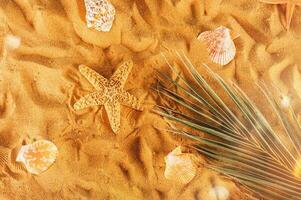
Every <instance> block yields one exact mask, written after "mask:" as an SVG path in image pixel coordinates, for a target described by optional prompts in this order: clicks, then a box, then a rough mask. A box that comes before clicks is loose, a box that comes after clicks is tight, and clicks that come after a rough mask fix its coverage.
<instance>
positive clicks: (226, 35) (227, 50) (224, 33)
mask: <svg viewBox="0 0 301 200" xmlns="http://www.w3.org/2000/svg"><path fill="white" fill-rule="evenodd" d="M198 39H199V40H201V41H203V42H205V43H206V45H207V49H208V52H209V55H210V58H211V60H212V61H213V62H214V63H217V64H220V65H226V64H228V63H229V62H231V61H232V60H233V59H234V57H235V54H236V48H235V45H234V42H233V40H232V39H231V35H230V30H229V29H228V28H226V27H224V26H220V27H219V28H217V29H215V30H214V31H205V32H203V33H201V34H200V35H199V36H198Z"/></svg>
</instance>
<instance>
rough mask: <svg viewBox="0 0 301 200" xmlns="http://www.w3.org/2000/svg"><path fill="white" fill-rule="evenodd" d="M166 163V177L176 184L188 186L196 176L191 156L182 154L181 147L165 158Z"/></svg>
mask: <svg viewBox="0 0 301 200" xmlns="http://www.w3.org/2000/svg"><path fill="white" fill-rule="evenodd" d="M165 163H166V167H165V172H164V176H165V178H166V179H168V180H170V181H173V182H175V183H178V184H187V183H189V182H190V181H191V180H192V179H193V178H194V177H195V175H196V167H195V165H194V163H193V161H192V160H191V157H190V155H189V154H184V153H182V150H181V146H179V147H177V148H176V149H174V150H173V151H172V152H170V153H169V154H168V155H167V156H166V157H165Z"/></svg>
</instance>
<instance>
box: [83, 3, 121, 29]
mask: <svg viewBox="0 0 301 200" xmlns="http://www.w3.org/2000/svg"><path fill="white" fill-rule="evenodd" d="M85 6H86V21H87V26H88V28H94V29H96V30H98V31H102V32H108V31H110V30H111V28H112V25H113V21H114V18H115V8H114V6H113V5H112V4H111V3H110V2H109V1H107V0H85Z"/></svg>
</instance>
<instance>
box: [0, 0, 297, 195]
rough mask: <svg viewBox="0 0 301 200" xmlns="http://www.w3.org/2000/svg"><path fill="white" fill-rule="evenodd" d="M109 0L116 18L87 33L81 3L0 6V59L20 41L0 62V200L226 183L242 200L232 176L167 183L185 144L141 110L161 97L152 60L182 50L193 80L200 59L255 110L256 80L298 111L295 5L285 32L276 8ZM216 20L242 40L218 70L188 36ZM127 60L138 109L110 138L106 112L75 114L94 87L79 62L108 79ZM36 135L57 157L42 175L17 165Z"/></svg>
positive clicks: (127, 112)
mask: <svg viewBox="0 0 301 200" xmlns="http://www.w3.org/2000/svg"><path fill="white" fill-rule="evenodd" d="M111 2H112V4H113V5H114V6H115V8H116V20H115V21H114V24H113V27H112V29H111V31H110V32H108V33H102V32H98V31H95V30H92V29H88V28H87V27H86V23H85V18H84V16H85V10H84V4H83V1H82V0H77V1H74V0H0V48H1V49H0V50H1V52H2V53H3V51H4V48H3V42H4V38H5V37H6V36H7V35H8V34H11V35H15V36H18V37H20V38H21V46H20V47H19V48H18V49H16V50H14V51H9V52H8V55H7V57H4V58H3V57H1V59H2V60H1V63H0V199H1V200H2V199H5V200H21V199H22V200H26V199H28V200H41V199H43V200H48V199H49V200H50V199H51V200H52V199H58V200H60V199H72V200H75V199H79V200H82V199H83V200H85V199H100V200H102V199H105V200H107V199H112V200H124V199H129V200H135V199H137V200H138V199H139V200H141V199H154V200H155V199H171V200H175V199H193V200H194V199H195V200H197V199H199V200H200V199H205V200H211V199H212V200H215V199H216V198H214V197H212V198H211V197H209V196H208V191H209V190H210V188H211V187H212V184H216V185H222V186H225V187H226V188H228V190H229V191H230V198H229V199H233V200H234V199H237V200H238V199H243V198H245V197H244V194H243V192H240V191H239V190H238V189H237V187H236V186H235V185H234V184H233V183H231V181H228V180H226V179H222V178H221V177H220V176H218V175H216V174H214V173H213V172H211V171H209V170H207V169H205V168H202V167H201V166H200V167H199V168H198V174H197V176H196V177H195V178H194V179H193V181H192V182H191V183H189V184H188V185H185V186H179V185H174V184H173V183H172V182H170V181H168V180H166V179H165V178H164V175H163V173H164V168H165V164H164V157H165V156H166V154H167V153H168V152H170V151H171V150H172V149H174V148H175V147H176V146H177V145H181V144H183V143H185V141H184V140H182V139H181V138H177V137H174V136H172V135H170V134H169V133H167V132H165V131H161V130H162V129H163V128H166V127H167V123H166V122H165V121H164V120H162V118H161V117H160V116H158V115H156V114H154V113H152V112H151V111H150V110H151V108H152V106H153V105H154V104H156V102H157V101H158V97H157V96H156V94H154V93H153V92H151V90H150V87H151V86H152V85H153V84H154V83H155V81H156V78H157V76H156V75H155V69H159V70H166V63H165V62H164V60H163V59H162V56H161V55H160V53H162V52H163V53H164V52H168V51H172V50H180V51H183V52H184V53H185V54H187V56H188V57H189V58H190V59H191V60H192V62H193V63H194V64H195V66H197V67H198V70H199V71H200V72H201V73H204V69H203V68H202V65H201V64H202V63H207V64H208V65H209V66H210V67H211V68H212V69H213V70H214V71H216V72H217V73H219V74H221V76H222V77H224V78H225V79H227V80H232V81H235V82H237V83H238V85H239V86H240V87H242V89H243V90H244V91H246V93H247V94H249V95H250V97H251V98H252V99H254V101H255V102H257V103H259V104H258V105H259V107H260V108H262V109H263V111H264V112H266V113H267V112H268V111H267V109H266V106H265V102H262V101H261V99H262V96H260V95H259V91H258V90H256V89H254V88H255V87H254V82H255V81H256V80H259V79H265V80H267V81H270V82H273V83H274V84H276V85H277V86H278V87H279V88H280V89H281V90H282V92H283V93H284V94H289V95H290V96H291V97H292V98H293V99H294V100H293V103H294V106H295V107H296V109H297V110H296V112H297V113H300V103H299V98H300V97H301V89H300V88H301V77H300V71H299V70H300V69H299V66H301V65H300V64H301V57H300V52H301V9H300V8H297V9H296V12H295V14H294V17H293V20H292V24H291V28H290V30H289V31H286V29H285V28H284V27H283V25H282V21H283V20H284V17H285V10H284V8H282V7H281V6H273V5H267V4H263V3H260V2H259V1H257V0H111ZM220 25H224V26H227V27H228V28H230V29H231V30H232V33H233V34H235V35H239V37H238V38H237V39H235V41H234V42H235V45H236V48H237V54H236V57H235V60H234V61H232V62H231V63H230V64H228V65H227V66H224V67H222V66H219V65H216V64H213V63H211V61H210V59H209V56H208V53H207V51H206V48H205V46H204V44H202V43H201V42H200V41H198V40H197V39H196V38H197V35H198V34H199V33H200V32H202V31H206V30H211V29H215V28H217V27H218V26H220ZM128 58H132V59H133V62H134V66H133V70H132V72H131V74H130V75H129V78H128V80H127V83H126V86H125V88H126V89H127V90H128V91H129V92H130V93H131V94H133V95H135V96H136V97H138V98H139V100H140V101H141V102H144V106H145V109H144V111H143V112H139V111H135V110H132V109H130V108H127V107H125V106H123V107H122V114H121V115H122V118H121V130H120V132H119V133H118V134H117V135H115V134H114V133H113V132H112V130H111V128H110V126H109V123H108V119H107V115H106V113H105V111H104V109H103V107H93V108H89V109H84V110H81V111H76V112H75V111H74V110H73V109H72V105H73V104H74V103H75V101H76V100H78V99H79V98H80V97H81V96H83V95H84V94H87V93H89V92H90V91H93V87H92V86H91V85H90V84H89V83H88V81H87V80H86V79H85V78H84V77H83V76H81V75H80V73H79V71H78V65H80V64H85V65H87V66H89V67H91V68H92V69H94V70H96V71H97V72H99V73H100V74H101V75H103V76H105V77H107V78H109V77H110V76H111V75H112V73H113V72H114V71H115V69H116V66H118V64H119V63H121V62H122V61H123V60H125V59H128ZM204 76H205V77H207V76H206V74H205V73H204ZM207 78H208V80H209V82H210V77H207ZM216 89H217V90H218V87H217V88H216ZM269 118H271V119H272V120H273V116H272V115H269ZM273 125H275V126H276V127H277V126H278V125H277V124H276V123H274V124H273ZM160 129H161V130H160ZM41 138H44V139H48V140H50V141H52V142H54V143H55V144H56V145H57V147H58V149H59V156H58V158H57V160H56V162H55V163H54V165H53V166H51V167H50V168H49V170H48V171H46V172H45V173H43V174H41V175H39V176H32V175H29V174H28V173H27V172H26V170H24V167H23V166H22V165H20V164H17V163H16V162H15V158H16V154H17V152H18V150H19V149H20V147H21V145H22V144H25V143H28V142H29V141H33V140H35V139H41ZM199 159H200V161H201V160H202V158H201V157H199Z"/></svg>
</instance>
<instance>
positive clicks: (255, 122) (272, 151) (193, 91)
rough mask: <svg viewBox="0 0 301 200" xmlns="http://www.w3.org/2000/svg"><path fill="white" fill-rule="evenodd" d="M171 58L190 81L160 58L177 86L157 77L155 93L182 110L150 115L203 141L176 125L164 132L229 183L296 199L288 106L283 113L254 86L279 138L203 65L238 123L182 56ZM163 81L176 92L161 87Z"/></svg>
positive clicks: (293, 120) (299, 135)
mask: <svg viewBox="0 0 301 200" xmlns="http://www.w3.org/2000/svg"><path fill="white" fill-rule="evenodd" d="M176 54H177V55H178V58H179V60H180V61H181V62H182V63H183V66H185V68H186V70H187V71H188V72H189V73H190V78H189V79H188V78H186V77H184V75H181V74H180V73H179V72H177V71H176V69H175V67H173V66H172V65H171V64H170V63H169V61H168V60H167V59H166V57H165V56H163V57H164V58H165V59H166V62H167V64H168V65H169V67H170V68H171V70H173V71H174V72H175V73H176V74H177V75H178V79H179V81H177V80H173V79H172V78H170V77H169V76H168V75H167V74H164V73H161V72H159V74H160V77H161V79H160V80H163V81H159V83H158V86H157V88H156V91H158V92H159V93H160V94H161V95H163V96H164V97H165V98H167V99H169V100H171V101H172V102H174V103H176V104H177V105H179V106H180V107H182V108H183V109H181V111H180V110H175V109H172V108H170V107H168V106H166V105H165V106H163V105H159V106H158V109H156V112H158V113H159V114H160V115H162V116H163V117H164V118H166V119H168V120H169V121H173V122H176V124H181V125H182V126H183V125H184V126H187V127H189V128H191V129H193V130H194V131H197V132H198V131H199V132H200V133H205V134H206V136H205V137H201V136H199V135H196V134H192V133H190V132H189V131H187V129H185V130H184V129H181V128H179V127H180V126H176V127H178V128H175V127H174V126H172V127H171V130H170V131H171V132H172V133H175V134H179V135H181V136H184V137H186V138H188V139H190V140H191V141H194V144H193V145H191V147H192V148H194V149H195V150H196V151H198V152H200V153H201V154H203V155H205V156H207V157H208V158H209V160H208V163H207V164H206V166H207V167H209V168H210V169H213V170H215V171H217V172H219V173H222V174H224V175H226V176H229V177H231V178H233V179H234V180H235V181H237V182H238V183H239V184H241V185H243V186H244V187H245V188H247V189H248V190H249V191H251V192H253V193H256V194H258V195H260V196H261V197H263V198H265V199H272V200H298V199H300V200H301V178H299V177H297V176H296V175H295V174H294V170H295V169H296V166H297V165H298V161H299V159H300V158H301V157H300V153H301V125H300V124H299V122H298V120H297V117H296V114H295V113H294V111H293V109H292V108H291V107H289V109H288V110H289V112H288V113H287V112H284V111H283V109H282V108H281V106H280V105H279V101H277V99H276V98H275V97H274V95H273V94H272V93H271V92H270V90H269V89H268V88H267V86H265V85H264V84H257V85H258V88H259V89H260V91H261V92H262V93H263V96H265V97H266V99H267V101H268V102H269V104H270V107H271V111H272V112H273V113H275V115H276V116H277V120H278V121H279V125H281V126H282V128H283V134H284V135H282V137H280V134H279V133H277V132H275V131H274V130H273V128H272V126H271V125H270V123H269V122H268V120H267V119H266V117H265V116H264V115H263V114H262V113H261V112H260V110H259V109H258V107H257V106H256V105H255V104H254V103H253V102H252V101H251V100H250V99H249V98H248V96H247V95H246V94H245V93H244V92H243V91H242V90H241V89H240V88H239V87H238V86H237V85H235V84H234V83H226V82H225V81H224V80H223V79H222V78H221V77H220V76H219V75H217V74H216V73H214V72H212V71H211V70H210V69H209V68H208V67H207V66H206V65H204V67H205V68H207V71H208V72H209V74H210V75H211V76H212V77H213V78H214V79H215V81H216V82H217V83H218V84H219V86H220V88H221V89H222V90H223V91H224V92H225V93H226V94H227V95H228V96H229V97H230V100H231V101H232V102H233V103H234V104H235V105H236V108H235V111H236V112H239V113H240V116H242V117H243V119H240V118H239V117H237V114H235V113H234V110H233V109H230V106H229V105H227V104H226V103H225V101H224V100H223V99H222V98H221V97H220V96H219V95H218V94H217V92H215V91H214V89H213V88H212V87H211V86H210V85H209V84H208V83H207V82H206V80H205V79H204V78H203V77H202V76H201V75H200V74H199V73H198V71H197V70H196V68H195V67H194V66H193V64H192V63H191V62H190V60H189V59H188V58H187V57H186V56H185V55H184V54H180V53H178V52H176ZM166 81H167V82H168V83H169V84H170V83H171V84H172V85H173V86H175V88H176V90H172V89H170V88H168V87H166V86H165V84H164V82H166ZM182 110H184V112H183V111H182ZM188 130H189V129H188ZM284 138H285V139H284Z"/></svg>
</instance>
